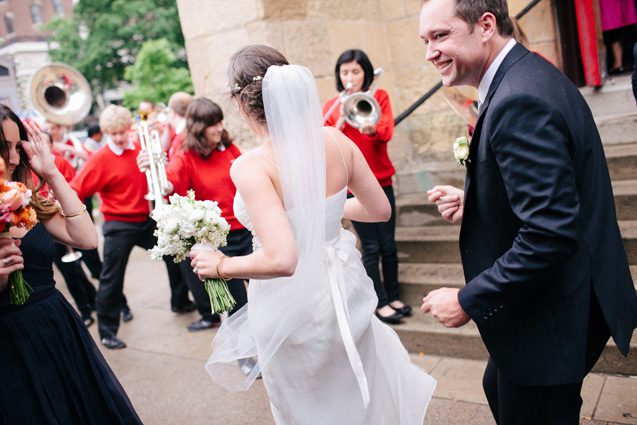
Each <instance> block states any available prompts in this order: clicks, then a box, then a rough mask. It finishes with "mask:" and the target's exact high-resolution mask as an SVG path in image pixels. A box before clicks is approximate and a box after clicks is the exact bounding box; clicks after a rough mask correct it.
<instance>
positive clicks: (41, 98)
mask: <svg viewBox="0 0 637 425" xmlns="http://www.w3.org/2000/svg"><path fill="white" fill-rule="evenodd" d="M29 93H30V95H31V102H32V103H33V106H34V107H35V108H36V109H37V110H38V111H40V113H41V114H42V115H44V117H45V118H46V119H47V120H49V121H51V122H54V123H56V124H61V125H65V126H71V125H73V124H76V123H78V122H80V121H82V120H83V119H84V118H85V117H86V116H87V115H88V113H89V112H90V110H91V103H92V101H93V97H92V96H91V87H90V86H89V84H88V81H86V78H84V76H83V75H82V74H81V73H80V72H79V71H78V70H77V69H75V68H73V67H71V66H69V65H67V64H64V63H60V62H53V63H51V64H48V65H44V66H42V67H40V68H38V69H37V70H36V71H35V73H34V74H33V75H32V76H31V80H30V82H29Z"/></svg>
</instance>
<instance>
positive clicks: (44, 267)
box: [0, 224, 141, 425]
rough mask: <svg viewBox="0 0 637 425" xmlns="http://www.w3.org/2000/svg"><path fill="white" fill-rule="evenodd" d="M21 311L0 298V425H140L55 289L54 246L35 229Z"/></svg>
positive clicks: (29, 238)
mask: <svg viewBox="0 0 637 425" xmlns="http://www.w3.org/2000/svg"><path fill="white" fill-rule="evenodd" d="M20 249H21V250H22V254H23V256H24V263H25V268H24V270H23V274H24V278H25V280H26V281H27V282H28V283H29V285H31V287H32V289H33V292H32V293H31V296H30V297H29V300H28V301H27V302H26V303H25V304H24V305H23V306H14V305H11V304H10V303H9V291H8V290H5V291H3V292H2V293H0V425H5V424H6V425H13V424H38V425H40V424H55V425H68V424H104V425H106V424H108V425H113V424H141V421H140V420H139V418H138V416H137V414H136V413H135V410H134V409H133V406H132V405H131V403H130V401H129V399H128V397H127V396H126V393H125V392H124V389H123V388H122V386H121V385H120V383H119V382H118V381H117V378H116V377H115V375H114V374H113V372H112V371H111V369H110V367H109V366H108V364H107V363H106V360H104V357H102V354H101V353H100V351H99V349H98V348H97V346H96V345H95V342H94V341H93V339H92V337H91V335H90V334H89V333H88V331H87V330H86V327H85V326H84V324H83V323H82V321H81V319H80V317H79V315H78V314H77V313H76V312H75V310H74V309H73V308H72V307H71V305H70V304H69V303H68V302H67V301H66V299H65V298H64V296H63V295H62V294H61V293H60V292H59V291H58V290H57V289H56V288H55V281H54V280H53V268H52V261H53V255H54V253H55V248H54V245H53V239H52V237H51V236H50V235H49V233H48V232H47V231H46V228H45V227H44V226H43V225H42V224H37V225H36V226H35V227H34V228H33V229H31V230H30V231H29V232H28V233H27V234H26V235H25V236H24V238H23V239H22V244H21V246H20Z"/></svg>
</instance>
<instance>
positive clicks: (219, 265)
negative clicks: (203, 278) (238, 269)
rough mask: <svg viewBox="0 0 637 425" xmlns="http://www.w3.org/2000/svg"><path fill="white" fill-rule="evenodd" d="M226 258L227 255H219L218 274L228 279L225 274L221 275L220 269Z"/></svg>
mask: <svg viewBox="0 0 637 425" xmlns="http://www.w3.org/2000/svg"><path fill="white" fill-rule="evenodd" d="M225 259H226V256H225V255H222V256H221V257H219V261H217V276H219V277H220V278H221V279H227V278H226V277H225V276H222V275H221V271H220V270H219V268H220V267H221V263H223V260H225Z"/></svg>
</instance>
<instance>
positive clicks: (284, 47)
mask: <svg viewBox="0 0 637 425" xmlns="http://www.w3.org/2000/svg"><path fill="white" fill-rule="evenodd" d="M553 1H555V0H545V1H543V2H541V3H539V4H538V5H537V6H536V7H535V8H534V9H533V10H532V11H531V12H530V13H529V14H527V15H526V16H525V17H524V18H523V20H521V22H520V24H521V26H522V27H523V29H524V31H525V32H526V34H527V36H528V38H529V40H530V48H531V49H533V50H536V51H538V52H540V53H541V54H542V55H544V56H545V57H547V58H548V59H549V60H551V61H553V62H554V63H555V64H557V65H558V66H559V65H560V61H559V57H560V53H559V52H558V45H559V43H558V42H557V35H556V28H555V23H554V22H555V19H554V16H553V5H552V2H553ZM527 2H528V0H509V8H510V11H511V14H512V15H515V14H516V13H517V12H518V11H519V10H521V9H522V8H523V7H524V6H525V5H526V4H527ZM177 5H178V8H179V15H180V20H181V25H182V30H183V33H184V37H185V40H186V49H187V53H188V62H189V65H190V70H191V73H192V77H193V83H194V86H195V92H196V94H197V95H198V96H203V95H205V96H208V97H210V98H212V99H213V100H215V101H216V102H218V103H220V104H221V105H222V107H223V108H224V111H225V113H226V120H225V121H226V125H227V127H228V128H229V130H230V131H231V132H232V134H233V135H234V136H235V137H236V138H237V142H238V144H239V145H240V146H241V147H242V148H243V149H249V148H250V147H251V146H252V145H253V144H254V141H253V139H252V138H251V137H250V134H249V132H248V131H247V128H246V127H245V126H244V125H243V124H242V123H241V122H240V120H239V119H238V115H237V111H236V108H235V107H234V106H233V105H232V104H230V102H229V101H228V87H227V77H226V67H227V64H228V59H229V57H230V56H231V55H232V53H234V52H235V51H236V50H237V49H239V48H240V47H242V46H244V45H246V44H250V43H260V44H267V45H270V46H272V47H275V48H277V49H278V50H280V51H281V52H282V53H283V54H285V55H286V57H287V58H288V60H290V61H291V62H292V63H298V64H301V65H305V66H307V67H308V68H310V69H311V70H312V72H313V73H314V75H315V77H316V78H317V82H318V86H319V92H320V95H321V100H322V101H323V102H324V101H326V100H327V99H328V98H330V97H332V96H334V95H336V94H337V92H336V88H335V81H334V64H335V62H336V59H337V57H338V55H339V54H340V53H341V52H342V51H344V50H346V49H348V48H360V49H363V50H364V51H365V52H366V53H367V54H368V55H369V57H370V59H371V61H372V63H373V65H374V66H375V67H383V68H384V70H385V74H384V76H383V77H382V79H381V80H380V81H379V82H378V84H377V86H378V87H381V88H384V89H386V90H387V91H388V92H389V94H390V96H391V100H392V106H393V111H394V116H397V115H398V114H399V113H400V112H402V111H403V110H405V109H406V108H407V107H408V106H409V105H411V103H412V102H414V101H415V100H416V99H418V98H419V97H420V96H421V95H422V94H423V93H425V92H426V91H427V90H428V89H429V88H431V87H432V86H433V85H435V84H436V83H437V82H438V81H439V76H438V73H437V71H436V70H435V69H434V68H433V66H431V65H430V64H428V63H426V61H425V59H424V58H425V50H424V46H423V44H422V42H421V40H420V38H419V34H418V27H419V12H420V0H348V1H342V0H233V1H228V0H177ZM465 132H466V125H465V124H464V123H463V121H462V119H460V118H459V117H458V116H457V115H456V114H455V113H454V112H453V111H452V110H451V109H450V108H449V106H448V105H447V104H446V102H445V100H444V97H443V96H442V94H441V93H438V94H436V95H434V96H433V97H432V98H431V99H430V100H429V101H427V102H426V103H425V104H424V105H423V106H421V107H420V108H419V109H417V110H416V111H415V112H414V113H413V114H412V115H411V116H410V117H409V118H407V119H406V120H404V121H403V122H402V123H401V124H400V125H399V126H398V127H397V128H396V132H395V136H394V138H393V140H392V142H391V143H390V155H391V157H392V160H393V161H394V164H395V165H396V169H397V170H398V183H399V185H398V186H399V187H398V189H399V190H402V191H413V190H420V189H421V188H420V187H418V184H416V185H415V186H414V183H413V182H412V181H410V176H412V175H417V174H418V173H420V172H421V170H423V169H426V168H427V167H428V166H429V165H430V163H431V161H439V160H442V159H444V160H446V159H447V158H448V159H449V161H450V163H452V162H453V158H452V156H451V154H450V151H451V143H452V141H453V140H454V139H455V137H457V136H460V135H463V134H464V133H465ZM401 181H402V182H404V184H403V187H402V188H401V187H400V183H401Z"/></svg>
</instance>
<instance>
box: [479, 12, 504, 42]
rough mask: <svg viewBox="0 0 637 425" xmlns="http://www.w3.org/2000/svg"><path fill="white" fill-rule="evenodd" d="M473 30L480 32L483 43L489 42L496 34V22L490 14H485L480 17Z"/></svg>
mask: <svg viewBox="0 0 637 425" xmlns="http://www.w3.org/2000/svg"><path fill="white" fill-rule="evenodd" d="M474 30H476V31H482V35H481V37H480V38H481V39H482V42H483V43H486V42H487V41H489V40H491V38H492V37H493V36H494V35H495V34H497V32H498V21H497V19H496V18H495V15H494V14H493V13H491V12H485V13H483V14H482V16H480V18H479V19H478V22H477V23H476V25H475V27H474Z"/></svg>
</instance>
